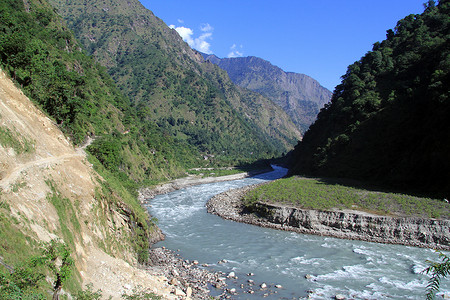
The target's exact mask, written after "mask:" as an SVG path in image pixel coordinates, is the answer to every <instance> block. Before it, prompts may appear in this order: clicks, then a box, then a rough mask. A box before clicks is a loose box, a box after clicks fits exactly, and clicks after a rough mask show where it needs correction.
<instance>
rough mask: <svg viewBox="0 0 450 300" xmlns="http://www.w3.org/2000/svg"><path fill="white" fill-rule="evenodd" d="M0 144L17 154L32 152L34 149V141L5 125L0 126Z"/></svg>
mask: <svg viewBox="0 0 450 300" xmlns="http://www.w3.org/2000/svg"><path fill="white" fill-rule="evenodd" d="M0 145H2V146H3V147H5V148H12V149H14V152H15V153H17V154H23V153H32V152H33V151H34V150H35V145H34V141H31V140H30V139H27V138H25V137H24V136H22V135H21V134H19V133H18V132H15V131H12V130H10V129H9V128H6V127H0Z"/></svg>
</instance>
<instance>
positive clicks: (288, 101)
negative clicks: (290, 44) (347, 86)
mask: <svg viewBox="0 0 450 300" xmlns="http://www.w3.org/2000/svg"><path fill="white" fill-rule="evenodd" d="M204 57H205V59H206V60H207V61H210V62H212V63H213V64H216V65H218V66H219V67H221V68H222V69H224V70H225V71H227V73H228V75H229V76H230V79H231V80H232V81H233V82H234V83H235V84H237V85H239V86H241V87H244V88H247V89H250V90H252V91H254V92H257V93H260V94H261V95H263V96H265V97H267V98H269V99H271V100H272V101H273V102H274V103H276V104H277V105H279V106H280V107H282V108H283V109H284V110H285V111H286V112H287V114H288V115H289V116H290V117H291V118H292V120H293V121H294V123H295V124H296V125H297V126H298V127H299V128H300V129H301V131H302V132H305V131H306V129H307V128H308V127H309V125H310V124H311V123H312V122H314V120H315V119H316V116H317V114H318V113H319V110H320V109H321V108H322V107H323V106H324V105H325V104H326V103H328V102H329V101H330V98H331V92H330V91H329V90H327V89H326V88H324V87H323V86H321V85H320V84H319V82H317V81H316V80H314V79H313V78H311V77H309V76H307V75H305V74H299V73H292V72H285V71H283V70H282V69H280V68H279V67H277V66H274V65H272V64H271V63H270V62H268V61H266V60H264V59H261V58H258V57H254V56H249V57H237V58H218V57H217V56H215V55H204Z"/></svg>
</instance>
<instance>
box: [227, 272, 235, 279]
mask: <svg viewBox="0 0 450 300" xmlns="http://www.w3.org/2000/svg"><path fill="white" fill-rule="evenodd" d="M227 277H228V278H236V273H234V272H230V273H229V274H228V276H227Z"/></svg>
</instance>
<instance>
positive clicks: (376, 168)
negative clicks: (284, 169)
mask: <svg viewBox="0 0 450 300" xmlns="http://www.w3.org/2000/svg"><path fill="white" fill-rule="evenodd" d="M449 29H450V3H449V2H448V1H440V2H439V4H438V5H435V3H434V2H433V1H430V2H429V3H428V4H427V7H426V9H425V11H424V12H423V13H422V14H418V15H409V16H407V17H406V18H404V19H402V20H400V21H399V22H398V23H397V26H396V27H395V29H394V30H388V31H387V36H386V39H385V40H384V41H382V42H381V43H378V42H377V43H375V44H374V46H373V49H372V51H369V52H368V53H367V54H366V55H365V56H364V57H362V58H361V59H360V60H359V61H357V62H355V63H354V64H352V65H350V66H349V67H348V70H347V73H346V74H345V75H344V76H343V77H342V78H343V80H342V83H341V84H340V85H338V86H337V87H336V90H335V92H334V94H333V97H332V100H331V103H330V104H327V105H325V108H324V109H323V110H322V111H321V112H320V114H319V115H318V118H317V121H316V122H315V123H314V124H313V125H312V126H311V127H310V129H309V130H308V132H307V133H306V134H305V136H304V138H303V140H302V142H300V143H299V144H298V145H297V146H296V148H295V150H294V153H293V160H292V165H293V167H292V169H291V173H292V174H311V175H320V176H329V177H331V176H337V177H349V178H356V179H363V180H368V181H372V182H377V183H381V184H384V185H386V186H391V187H396V188H401V189H403V190H406V191H408V190H409V191H412V192H419V193H425V194H430V195H436V196H445V197H448V196H449V195H450V178H449V174H450V154H449V153H450V125H449V122H448V120H447V118H448V115H449V113H450V91H449V86H450V74H449V70H450V60H449V57H450V44H449V42H448V41H449V40H450V39H449V38H450V36H449V32H450V30H449Z"/></svg>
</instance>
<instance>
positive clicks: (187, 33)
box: [169, 23, 214, 54]
mask: <svg viewBox="0 0 450 300" xmlns="http://www.w3.org/2000/svg"><path fill="white" fill-rule="evenodd" d="M169 28H172V29H175V30H176V31H177V32H178V34H179V35H180V36H181V38H182V39H183V41H185V42H186V43H188V44H189V46H191V47H192V48H194V49H197V50H198V51H201V52H203V53H206V54H212V53H213V52H212V51H211V49H210V47H211V44H210V43H209V42H208V40H211V39H212V32H213V30H214V28H213V27H212V26H211V25H209V24H208V23H206V24H202V25H201V26H200V30H201V31H202V32H203V33H202V34H201V35H200V36H199V37H197V38H194V31H193V30H192V29H191V28H187V27H184V26H179V27H176V26H175V25H170V26H169Z"/></svg>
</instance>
